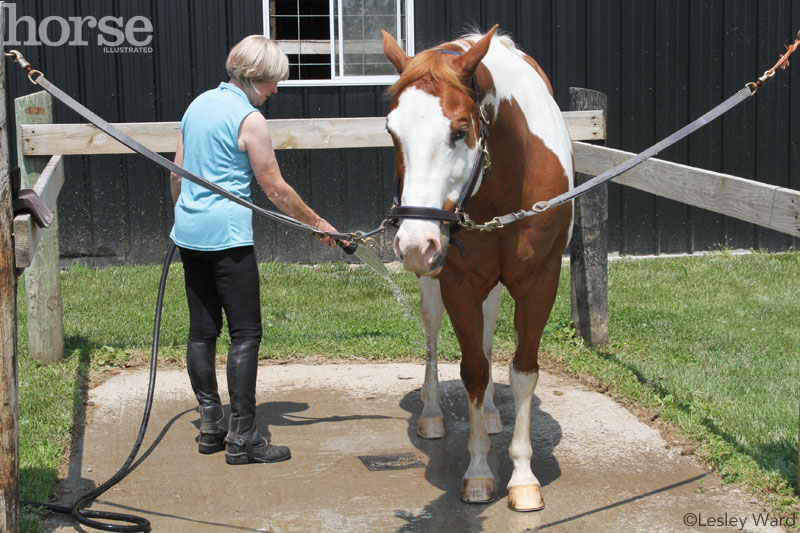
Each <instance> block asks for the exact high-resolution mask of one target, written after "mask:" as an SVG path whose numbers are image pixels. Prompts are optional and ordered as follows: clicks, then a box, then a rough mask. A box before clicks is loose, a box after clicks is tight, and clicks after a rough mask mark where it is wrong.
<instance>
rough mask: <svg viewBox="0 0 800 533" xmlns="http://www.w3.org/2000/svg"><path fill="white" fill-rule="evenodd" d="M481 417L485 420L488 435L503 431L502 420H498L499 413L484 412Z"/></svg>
mask: <svg viewBox="0 0 800 533" xmlns="http://www.w3.org/2000/svg"><path fill="white" fill-rule="evenodd" d="M483 419H484V420H486V431H487V432H488V433H489V435H497V434H498V433H502V432H503V422H502V421H501V420H500V413H484V414H483Z"/></svg>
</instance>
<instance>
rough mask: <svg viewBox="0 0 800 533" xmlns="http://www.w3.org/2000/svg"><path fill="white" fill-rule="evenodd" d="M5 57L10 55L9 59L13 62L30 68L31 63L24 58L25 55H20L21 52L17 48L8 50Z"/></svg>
mask: <svg viewBox="0 0 800 533" xmlns="http://www.w3.org/2000/svg"><path fill="white" fill-rule="evenodd" d="M6 57H10V58H11V61H13V62H14V63H19V66H20V67H22V68H24V69H27V68H30V66H31V64H30V63H28V61H27V60H26V59H25V56H23V55H22V52H20V51H19V50H9V51H8V52H6Z"/></svg>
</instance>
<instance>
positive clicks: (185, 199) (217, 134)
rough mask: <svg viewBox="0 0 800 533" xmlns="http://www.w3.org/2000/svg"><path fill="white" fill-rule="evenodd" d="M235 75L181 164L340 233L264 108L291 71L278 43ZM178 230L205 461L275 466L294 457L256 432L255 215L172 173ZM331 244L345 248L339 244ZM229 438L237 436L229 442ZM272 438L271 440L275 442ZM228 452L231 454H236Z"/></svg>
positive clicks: (247, 56) (194, 112) (189, 361)
mask: <svg viewBox="0 0 800 533" xmlns="http://www.w3.org/2000/svg"><path fill="white" fill-rule="evenodd" d="M225 67H226V70H227V72H228V76H229V77H230V79H229V80H228V82H227V83H225V82H223V83H220V85H219V87H217V88H216V89H212V90H210V91H207V92H205V93H203V94H201V95H200V96H198V97H197V98H196V99H195V100H194V101H193V102H192V103H191V104H190V105H189V107H188V108H187V110H186V113H185V114H184V116H183V120H182V121H181V134H180V136H179V137H178V148H177V152H176V154H175V163H176V164H177V165H179V166H182V167H184V168H186V169H187V170H189V171H191V172H193V173H195V174H197V175H199V176H202V177H203V178H206V179H207V180H210V181H213V182H214V183H216V184H218V185H221V186H222V187H225V188H226V189H228V190H229V191H231V192H232V193H234V194H236V195H237V196H240V197H242V198H249V196H250V183H251V181H252V179H253V178H255V179H256V181H257V182H258V184H259V185H260V186H261V189H262V190H263V191H264V193H265V194H266V195H267V197H268V198H269V199H270V200H271V201H272V203H273V204H274V205H275V206H277V207H278V208H279V209H280V210H281V211H283V212H284V213H286V214H287V215H289V216H291V217H294V218H295V219H297V220H300V221H301V222H305V223H306V224H310V225H312V226H315V227H316V228H318V229H319V230H322V231H336V230H335V229H334V228H333V226H331V225H330V224H329V223H328V222H326V221H325V220H324V219H323V218H322V217H320V216H319V215H317V214H316V213H315V212H314V211H313V210H312V209H311V208H310V207H308V206H307V205H306V204H305V203H304V202H303V200H301V199H300V197H299V196H298V195H297V192H295V190H294V189H293V188H292V187H291V186H290V185H289V184H287V183H286V182H285V181H284V179H283V177H282V176H281V171H280V168H279V167H278V163H277V161H276V159H275V152H274V151H273V148H272V139H271V137H270V132H269V128H268V127H267V121H266V120H265V119H264V116H263V115H262V114H261V113H260V112H259V110H258V109H257V107H259V106H261V105H263V104H264V102H265V101H266V99H267V98H268V97H269V96H271V95H272V94H275V93H277V92H278V88H277V85H278V82H279V81H280V80H284V79H286V78H287V77H288V73H289V63H288V60H287V59H286V56H285V55H284V53H283V52H282V51H281V49H280V48H278V46H277V44H275V43H274V42H272V41H270V40H269V39H267V38H266V37H264V36H262V35H251V36H249V37H246V38H245V39H243V40H242V41H241V42H239V43H238V44H237V45H236V46H234V47H233V49H232V50H231V51H230V54H229V55H228V59H227V61H226V62H225ZM171 177H172V180H171V189H172V199H173V202H175V225H174V227H173V229H172V233H171V234H170V237H171V238H172V240H173V241H175V243H176V244H177V245H178V247H179V248H180V252H181V259H182V261H183V266H184V272H185V282H186V298H187V300H188V303H189V340H188V345H187V353H186V368H187V370H188V373H189V379H190V381H191V383H192V389H193V390H194V393H195V396H196V397H197V401H198V403H199V404H200V436H199V439H198V442H199V451H200V453H205V454H209V453H215V452H218V451H221V450H223V449H225V450H226V452H225V460H226V461H227V463H228V464H248V463H271V462H277V461H284V460H286V459H289V458H290V457H291V453H290V451H289V449H288V448H287V447H286V446H275V445H272V444H270V442H269V432H267V433H266V435H265V436H262V435H260V434H259V432H258V429H257V428H256V424H255V419H256V409H255V407H256V404H255V389H256V373H257V371H258V347H259V345H260V343H261V333H262V331H261V305H260V297H259V279H258V268H257V265H256V257H255V253H254V250H253V225H252V211H250V210H249V209H247V208H245V207H242V206H240V205H238V204H235V203H233V202H231V201H229V200H227V199H225V198H223V197H222V196H219V195H217V194H215V193H213V192H211V191H209V190H207V189H205V188H203V187H201V186H199V185H196V184H194V183H191V182H189V181H188V180H181V178H180V177H179V176H176V175H175V174H172V176H171ZM320 241H321V242H322V243H323V244H327V245H329V246H335V241H334V240H333V239H330V238H321V239H320ZM223 309H224V311H225V316H226V317H227V319H228V329H229V331H230V337H231V346H230V350H229V351H228V364H227V375H228V390H229V393H230V402H231V416H230V421H229V423H228V424H227V425H226V424H225V420H224V414H223V410H222V404H221V402H220V397H219V393H218V392H217V379H216V371H215V356H216V341H217V337H218V336H219V334H220V330H221V329H222V310H223ZM226 432H227V435H226ZM265 437H266V438H265ZM226 444H227V446H226Z"/></svg>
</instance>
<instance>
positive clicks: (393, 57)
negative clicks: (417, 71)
mask: <svg viewBox="0 0 800 533" xmlns="http://www.w3.org/2000/svg"><path fill="white" fill-rule="evenodd" d="M381 33H382V34H383V54H384V55H385V56H386V57H387V58H388V59H389V61H391V62H392V65H394V68H396V69H397V73H398V74H402V73H403V70H405V68H406V65H408V62H409V61H410V60H411V58H410V57H408V56H407V55H406V53H405V52H404V51H403V49H402V48H400V45H399V44H397V41H395V39H394V37H392V34H390V33H388V32H386V31H384V30H381Z"/></svg>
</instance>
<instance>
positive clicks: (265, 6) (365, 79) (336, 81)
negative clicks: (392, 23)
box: [261, 0, 415, 87]
mask: <svg viewBox="0 0 800 533" xmlns="http://www.w3.org/2000/svg"><path fill="white" fill-rule="evenodd" d="M335 1H337V0H329V2H330V5H331V13H332V12H333V2H335ZM402 1H403V2H404V3H405V8H406V36H405V38H406V43H407V45H406V46H407V50H406V54H408V55H410V56H413V55H414V53H415V52H414V0H402ZM261 8H262V12H263V19H264V35H265V36H267V37H268V38H271V37H270V26H269V0H262V1H261ZM341 14H342V11H341V9H340V10H339V16H340V17H341ZM329 18H330V21H331V22H330V24H331V35H333V33H334V27H333V17H332V16H329ZM397 21H398V26H399V22H400V17H399V13H398V17H397ZM339 24H340V25H341V21H339ZM397 32H398V34H399V33H400V28H399V27H398V29H397ZM330 42H331V55H335V54H336V50H335V48H334V47H335V45H334V40H333V39H331V41H330ZM339 45H340V50H339V53H340V54H341V53H342V50H341V47H342V46H343V44H342V41H341V39H340V40H339ZM340 66H341V64H340ZM398 77H399V76H397V75H396V74H395V75H392V76H338V75H336V73H335V72H334V66H333V65H331V79H327V80H286V81H282V82H280V83H278V86H279V87H320V86H330V85H333V86H354V85H392V84H393V83H394V82H396V81H397V79H398Z"/></svg>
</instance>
